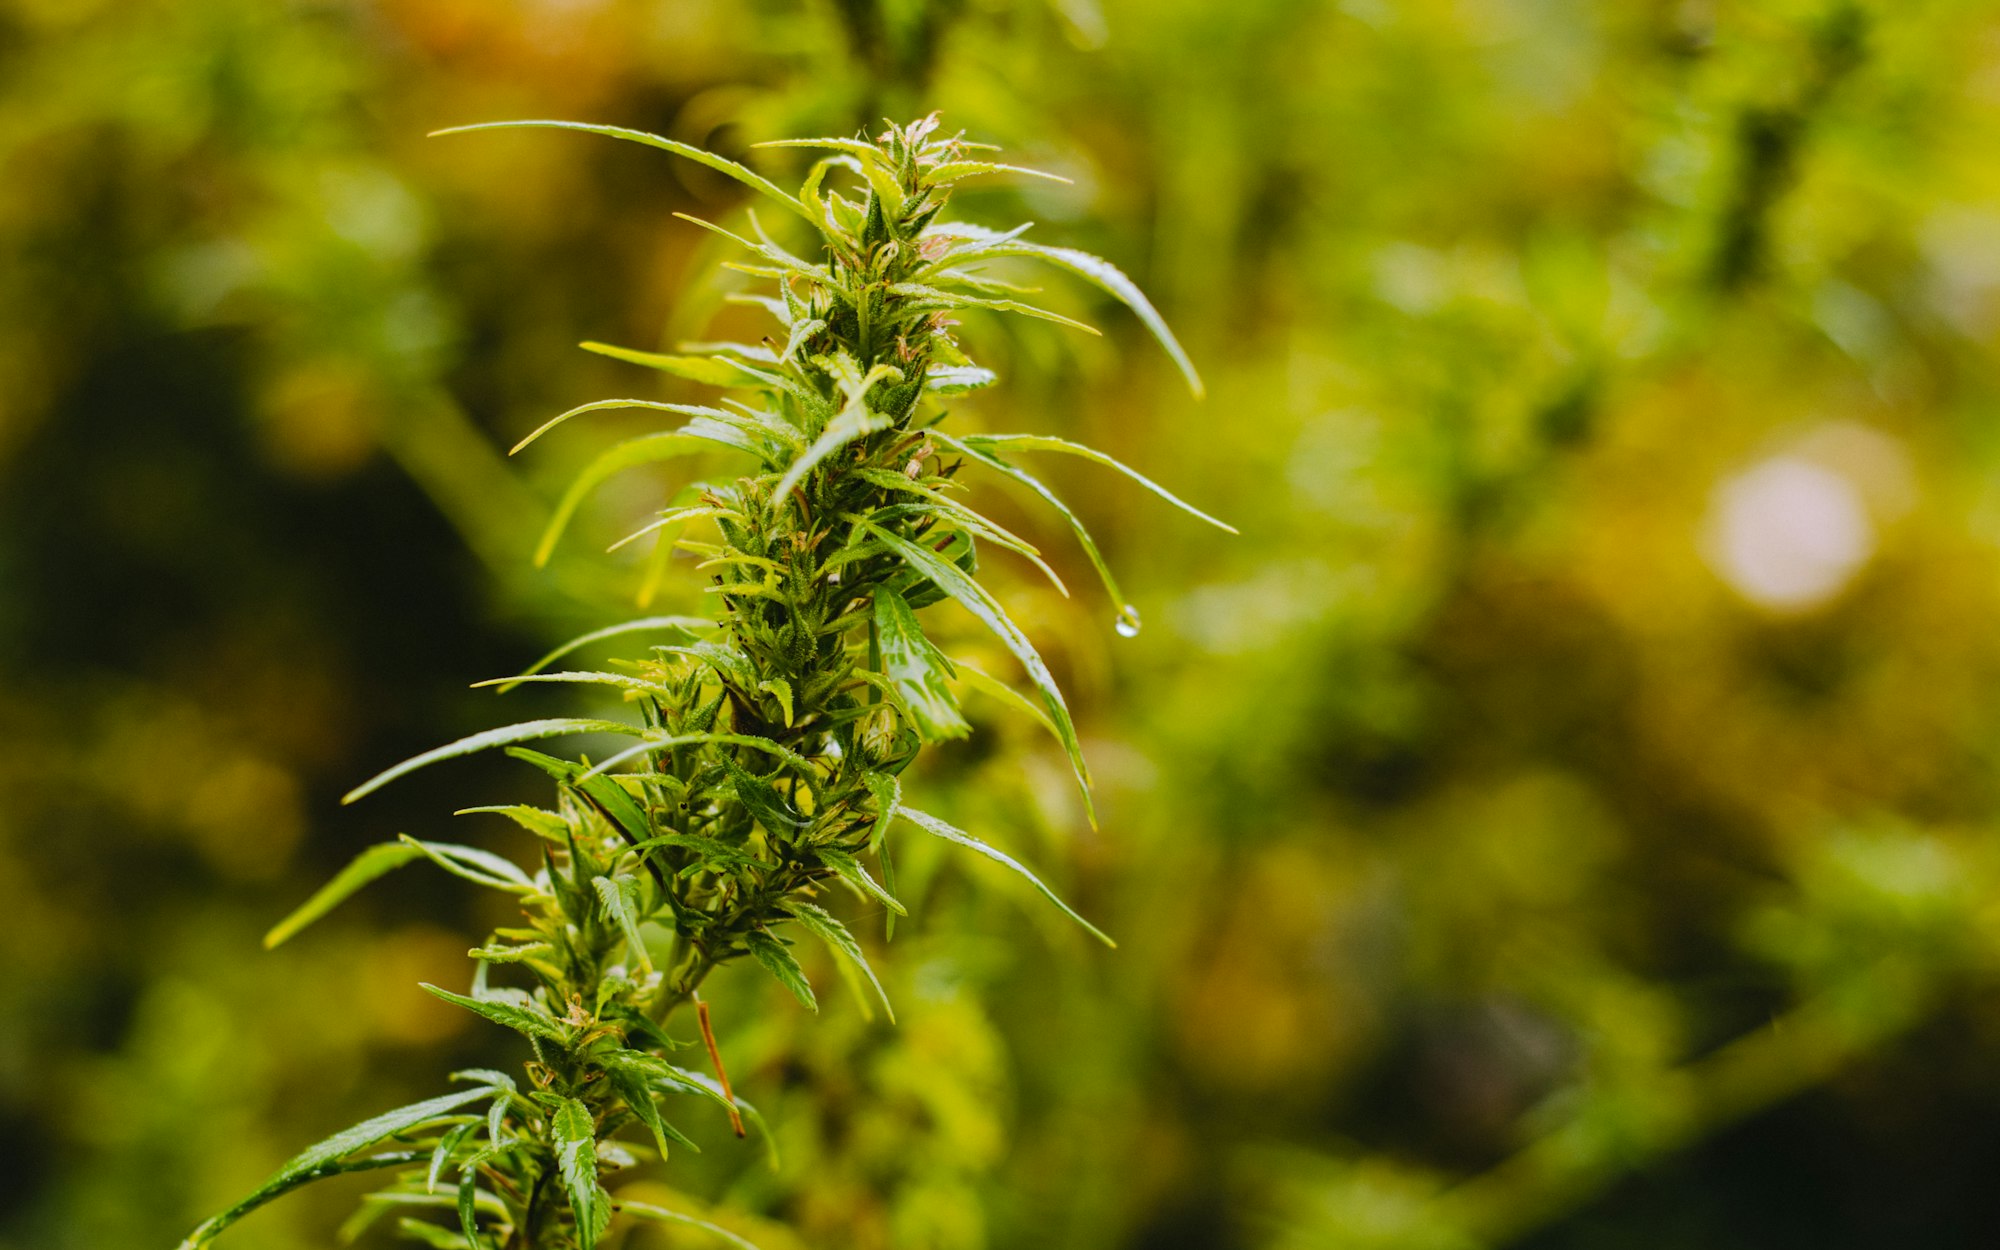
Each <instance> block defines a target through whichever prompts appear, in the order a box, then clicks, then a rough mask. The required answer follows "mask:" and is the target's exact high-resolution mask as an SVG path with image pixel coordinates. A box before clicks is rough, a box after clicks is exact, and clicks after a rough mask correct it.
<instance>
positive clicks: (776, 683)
mask: <svg viewBox="0 0 2000 1250" xmlns="http://www.w3.org/2000/svg"><path fill="white" fill-rule="evenodd" d="M757 689H759V690H761V691H763V692H764V693H765V694H768V695H770V696H771V697H772V698H774V699H776V700H777V701H778V707H779V708H780V709H782V710H783V711H784V713H785V728H787V729H790V728H791V727H792V683H790V682H788V681H786V680H785V679H784V678H782V677H772V678H768V679H766V680H764V681H760V682H758V683H757Z"/></svg>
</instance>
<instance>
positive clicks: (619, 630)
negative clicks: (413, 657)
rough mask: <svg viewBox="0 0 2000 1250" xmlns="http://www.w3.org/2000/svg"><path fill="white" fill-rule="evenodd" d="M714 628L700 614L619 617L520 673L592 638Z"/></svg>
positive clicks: (534, 669)
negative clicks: (622, 619) (624, 619)
mask: <svg viewBox="0 0 2000 1250" xmlns="http://www.w3.org/2000/svg"><path fill="white" fill-rule="evenodd" d="M714 628H715V622H714V621H711V620H707V619H704V618H702V617H699V616H644V617H640V618H639V619H638V620H635V621H621V622H619V623H618V624H616V625H607V626H605V627H604V628H603V629H593V630H591V631H590V632H589V633H587V634H581V635H579V636H577V637H575V638H572V639H570V640H569V641H568V642H566V643H564V644H563V645H562V646H560V647H557V648H556V649H555V650H553V651H551V652H549V653H548V654H547V655H545V656H543V657H542V658H541V659H539V660H536V661H535V662H534V663H533V664H530V665H528V667H527V668H526V669H524V670H522V674H521V675H522V676H524V677H525V676H529V675H532V674H534V673H539V672H541V671H542V670H543V669H545V668H547V667H548V666H549V665H551V664H553V663H555V662H556V661H557V660H560V659H562V658H563V657H564V656H566V655H568V654H569V653H570V652H572V651H575V650H577V649H579V648H581V647H587V646H589V645H590V644H592V643H594V642H603V641H604V640H605V639H607V638H617V637H620V636H622V635H625V634H633V633H640V632H642V631H650V630H656V629H673V630H679V631H680V632H681V633H683V634H688V635H690V636H692V635H693V633H694V631H696V630H706V629H714ZM500 689H501V693H503V694H504V693H506V692H507V691H508V690H510V689H512V687H511V686H502V687H501V688H500Z"/></svg>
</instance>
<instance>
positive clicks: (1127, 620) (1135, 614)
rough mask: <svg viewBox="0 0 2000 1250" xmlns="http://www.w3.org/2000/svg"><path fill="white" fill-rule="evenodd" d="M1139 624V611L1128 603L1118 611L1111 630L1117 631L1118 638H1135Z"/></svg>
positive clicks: (1137, 634)
mask: <svg viewBox="0 0 2000 1250" xmlns="http://www.w3.org/2000/svg"><path fill="white" fill-rule="evenodd" d="M1140 624H1141V622H1140V620H1139V609H1137V608H1135V607H1133V606H1132V605H1131V604H1129V603H1128V604H1126V605H1125V606H1124V607H1122V608H1120V609H1118V619H1117V620H1116V621H1114V622H1113V623H1112V628H1113V629H1116V630H1117V631H1118V636H1119V637H1120V638H1137V637H1138V636H1139V626H1140Z"/></svg>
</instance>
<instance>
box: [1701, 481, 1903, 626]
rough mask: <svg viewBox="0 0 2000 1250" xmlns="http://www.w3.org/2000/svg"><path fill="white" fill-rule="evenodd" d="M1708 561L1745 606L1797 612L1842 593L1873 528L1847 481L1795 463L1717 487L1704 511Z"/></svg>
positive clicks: (1871, 547)
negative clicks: (1707, 527)
mask: <svg viewBox="0 0 2000 1250" xmlns="http://www.w3.org/2000/svg"><path fill="white" fill-rule="evenodd" d="M1707 546H1708V559H1709V563H1710V564H1711V565H1712V566H1713V567H1714V568H1715V571H1716V572H1717V573H1718V574H1719V575H1721V577H1722V579H1723V580H1724V581H1726V582H1727V583H1729V585H1730V586H1731V587H1732V588H1733V589H1734V590H1735V591H1736V592H1737V593H1738V594H1740V595H1742V596H1743V597H1744V598H1745V599H1747V600H1749V601H1750V602H1751V603H1754V604H1756V605H1757V606H1759V607H1762V608H1766V609H1769V610H1771V611H1774V612H1804V611H1808V610H1810V609H1812V608H1816V607H1818V606H1820V605H1821V604H1824V603H1826V602H1828V601H1829V600H1831V599H1833V598H1834V597H1835V596H1837V595H1839V594H1840V592H1841V591H1842V590H1844V589H1846V587H1847V584H1848V583H1849V582H1850V581H1852V580H1853V578H1854V575H1855V574H1856V573H1858V572H1860V570H1861V568H1862V566H1863V565H1865V564H1867V563H1868V560H1869V558H1870V557H1871V556H1873V555H1874V554H1875V526H1874V523H1873V522H1872V521H1871V520H1870V518H1869V515H1868V506H1867V503H1866V501H1865V500H1864V499H1863V498H1862V494H1861V491H1860V489H1859V488H1858V487H1857V486H1856V484H1855V483H1854V482H1853V481H1852V480H1851V479H1849V478H1848V477H1847V476H1846V475H1844V474H1842V473H1839V472H1837V471H1836V470H1834V469H1830V468H1828V467H1826V466H1825V465H1822V464H1817V463H1814V462H1813V461H1811V460H1808V459H1805V458H1803V457H1801V456H1795V455H1778V456H1772V457H1770V458H1769V459H1767V460H1763V461H1760V462H1759V463H1757V464H1755V465H1752V466H1751V467H1750V468H1748V469H1745V470H1744V471H1743V472H1741V473H1738V474H1736V475H1735V476H1734V477H1731V478H1728V479H1726V480H1724V481H1723V482H1722V483H1721V485H1720V486H1718V487H1717V488H1716V492H1715V497H1714V500H1713V502H1712V504H1711V507H1710V514H1709V535H1708V543H1707Z"/></svg>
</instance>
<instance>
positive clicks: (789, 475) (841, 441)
mask: <svg viewBox="0 0 2000 1250" xmlns="http://www.w3.org/2000/svg"><path fill="white" fill-rule="evenodd" d="M889 426H890V421H889V418H887V417H885V416H883V415H882V414H880V413H877V412H870V411H868V409H867V407H866V406H865V405H864V404H863V403H862V401H861V399H860V398H859V397H857V398H855V399H854V400H853V401H852V402H850V403H849V404H848V405H847V406H846V407H845V408H842V409H841V410H840V414H839V415H838V416H836V417H834V419H833V420H831V421H829V422H827V425H826V429H825V430H824V431H823V432H822V433H821V434H820V436H819V437H818V438H816V439H814V440H813V444H812V446H810V447H808V448H806V450H805V452H804V453H803V454H802V455H800V456H799V458H798V459H797V460H794V461H793V462H792V467H791V468H789V469H786V470H785V476H784V477H782V478H780V479H778V484H777V486H775V487H773V488H772V490H771V500H772V504H773V506H782V502H783V501H784V500H785V499H786V498H788V497H789V496H790V495H791V493H792V488H793V487H794V486H797V485H798V484H799V483H800V482H801V481H803V480H804V478H805V475H806V474H807V473H809V472H811V471H812V469H813V466H815V465H817V464H818V463H819V462H820V461H822V460H824V459H826V458H827V457H828V456H830V455H832V454H833V453H834V452H836V451H839V450H840V449H841V448H842V447H845V446H847V444H849V443H851V442H853V441H854V440H855V439H857V438H864V437H866V436H868V435H870V434H873V433H875V432H876V431H877V430H886V429H888V428H889Z"/></svg>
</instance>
